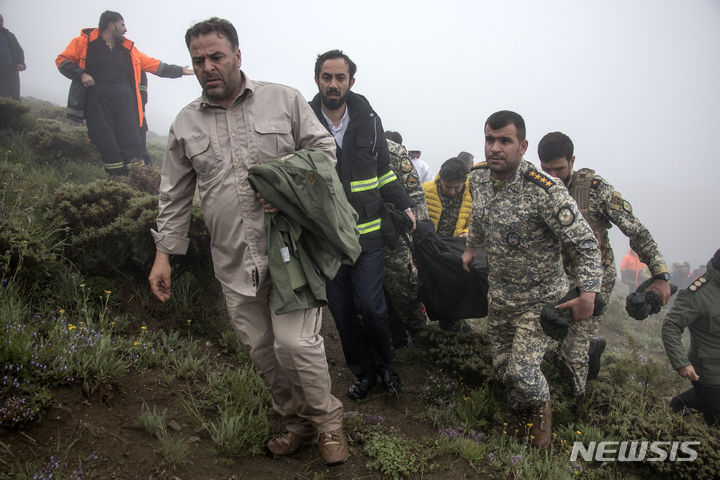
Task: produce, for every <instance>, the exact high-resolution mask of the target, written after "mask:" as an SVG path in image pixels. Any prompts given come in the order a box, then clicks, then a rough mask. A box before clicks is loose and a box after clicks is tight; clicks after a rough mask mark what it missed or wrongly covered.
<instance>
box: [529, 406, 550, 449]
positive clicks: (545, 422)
mask: <svg viewBox="0 0 720 480" xmlns="http://www.w3.org/2000/svg"><path fill="white" fill-rule="evenodd" d="M531 422H532V426H531V427H530V443H531V444H532V446H533V447H537V448H539V449H544V448H547V447H548V446H550V440H551V439H552V413H551V412H550V402H546V403H545V405H543V406H541V407H535V408H533V409H532V419H531Z"/></svg>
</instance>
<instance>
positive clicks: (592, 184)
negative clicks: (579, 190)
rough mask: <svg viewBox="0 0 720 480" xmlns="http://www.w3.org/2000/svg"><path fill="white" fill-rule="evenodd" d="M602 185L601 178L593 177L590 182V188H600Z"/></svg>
mask: <svg viewBox="0 0 720 480" xmlns="http://www.w3.org/2000/svg"><path fill="white" fill-rule="evenodd" d="M602 185H603V180H602V178H599V177H595V178H593V180H592V182H590V188H600V187H602Z"/></svg>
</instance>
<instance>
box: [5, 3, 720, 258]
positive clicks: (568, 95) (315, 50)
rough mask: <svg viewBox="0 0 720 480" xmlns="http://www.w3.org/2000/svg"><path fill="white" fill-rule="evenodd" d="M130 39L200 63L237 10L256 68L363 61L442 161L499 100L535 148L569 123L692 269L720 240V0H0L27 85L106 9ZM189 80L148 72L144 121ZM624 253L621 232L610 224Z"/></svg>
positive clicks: (51, 78) (42, 80) (396, 121)
mask: <svg viewBox="0 0 720 480" xmlns="http://www.w3.org/2000/svg"><path fill="white" fill-rule="evenodd" d="M106 9H109V10H116V11H119V12H120V13H121V14H122V15H123V16H124V19H125V23H126V26H127V28H128V32H127V35H126V36H127V37H128V38H129V39H131V40H133V41H135V43H136V46H137V47H138V48H139V49H140V50H142V51H143V52H144V53H146V54H148V55H150V56H153V57H156V58H159V59H161V60H163V61H165V62H167V63H173V64H180V65H187V64H189V63H190V59H189V55H188V52H187V49H186V47H185V42H184V33H185V30H186V29H187V28H188V27H189V26H190V25H192V24H193V23H194V22H196V21H199V20H204V19H206V18H208V17H211V16H219V17H224V18H227V19H228V20H230V21H232V22H233V23H234V24H235V26H236V28H237V30H238V32H239V36H240V48H241V50H242V53H243V67H242V68H243V70H244V71H245V72H246V73H247V74H248V75H249V76H250V77H252V78H256V79H262V80H269V81H274V82H279V83H284V84H288V85H291V86H294V87H296V88H298V89H299V90H300V91H302V92H303V94H304V95H305V96H306V98H308V100H309V99H310V98H312V97H313V96H314V95H315V93H316V91H317V90H316V87H315V84H314V81H313V65H314V61H315V57H316V56H317V54H319V53H322V52H324V51H326V50H330V49H333V48H339V49H342V50H343V51H345V53H347V54H348V55H350V57H351V58H352V59H353V60H354V61H355V62H356V63H357V65H358V72H357V75H356V83H355V86H354V87H353V90H354V91H356V92H358V93H361V94H363V95H365V96H366V97H367V98H368V99H369V100H370V102H371V104H372V105H373V107H374V108H375V110H376V111H377V112H378V113H379V115H380V117H381V118H382V120H383V123H384V126H385V128H386V129H391V130H398V131H400V132H401V133H402V135H403V137H404V138H405V145H406V146H407V147H408V148H412V149H418V150H422V152H423V153H422V157H421V158H422V159H424V160H425V161H426V162H428V163H429V164H430V165H431V166H432V167H433V168H434V169H436V170H437V169H438V168H439V166H440V164H441V163H442V162H443V161H445V160H446V159H448V158H450V157H451V156H454V155H456V154H457V153H458V152H460V151H462V150H467V151H470V152H472V153H473V154H474V155H475V156H476V159H478V160H479V159H482V157H483V134H482V129H483V123H484V120H485V119H486V118H487V116H488V115H489V114H491V113H493V112H494V111H497V110H501V109H509V110H514V111H517V112H518V113H520V114H521V115H523V116H524V118H525V121H526V123H527V130H528V140H529V142H530V147H529V149H528V154H527V156H526V158H527V159H528V160H530V161H532V162H534V163H538V160H537V142H538V140H539V139H540V138H541V137H542V136H543V135H544V134H545V133H547V132H550V131H554V130H560V131H562V132H565V133H567V134H568V135H569V136H570V137H571V138H572V139H573V141H574V143H575V153H576V167H590V168H594V169H595V170H596V172H597V173H598V174H599V175H601V176H603V177H604V178H605V179H606V180H608V181H609V182H610V183H612V184H613V185H614V186H615V187H616V188H617V189H618V190H619V191H620V192H621V193H622V194H623V195H624V196H625V197H626V198H627V199H628V200H629V201H630V202H631V203H632V205H633V208H634V210H635V212H636V214H637V216H638V217H639V218H640V219H641V220H642V221H643V222H644V223H645V225H646V226H647V227H648V228H649V229H650V231H651V232H652V234H653V236H654V237H655V239H656V240H657V241H658V243H659V245H660V248H661V251H662V252H663V254H664V256H665V259H666V261H667V262H668V265H670V264H671V263H672V262H673V261H675V260H680V259H682V260H688V261H690V263H691V264H692V266H693V268H695V267H696V266H697V265H698V264H700V263H705V262H706V261H707V259H708V258H709V257H710V256H711V255H712V253H713V252H714V251H715V250H716V249H717V248H720V226H718V222H719V218H720V215H718V205H719V203H720V202H718V194H717V192H718V190H719V189H718V185H720V174H719V173H720V170H719V169H718V161H719V160H720V158H719V156H718V153H717V151H716V148H715V147H716V143H715V140H716V139H717V138H718V136H719V135H720V119H718V116H717V110H718V108H719V107H720V91H719V88H720V87H719V85H720V53H719V52H718V47H719V46H720V2H718V1H717V0H688V1H683V2H680V1H677V0H633V1H623V0H603V1H576V0H567V1H532V0H524V1H504V2H499V1H494V2H487V1H482V0H475V1H452V0H447V1H444V2H426V1H384V2H380V1H362V2H318V1H290V0H287V1H273V0H268V1H263V2H239V1H226V0H217V1H215V2H208V3H204V2H190V1H186V0H177V1H173V2H164V1H142V2H140V1H136V0H125V1H123V2H107V1H80V0H64V1H50V0H2V1H1V2H0V14H2V15H3V16H4V19H5V27H7V28H8V29H9V30H10V31H12V32H13V33H15V35H16V36H17V37H18V40H19V41H20V43H21V45H22V47H23V48H24V50H25V55H26V63H27V71H25V72H22V73H21V74H20V76H21V95H23V96H33V97H37V98H40V99H44V100H50V101H52V102H55V103H58V104H64V103H65V101H66V98H67V89H68V87H69V85H70V81H69V80H68V79H66V78H65V77H63V76H62V75H60V73H59V72H58V71H57V68H56V66H55V64H54V61H55V58H56V56H57V54H58V53H60V52H61V51H62V50H63V49H64V48H65V46H66V45H67V43H68V42H69V41H70V39H71V38H73V37H74V36H77V35H78V34H79V33H80V30H81V29H82V28H85V27H97V23H98V18H99V16H100V13H101V12H102V11H103V10H106ZM199 91H200V88H199V86H198V84H197V81H196V80H195V79H194V77H184V78H182V79H175V80H171V79H162V78H157V77H152V76H151V78H150V84H149V103H148V107H147V110H148V118H149V124H150V129H151V130H153V131H155V132H156V133H158V134H161V135H165V134H167V130H168V128H169V126H170V123H171V122H172V119H173V118H174V116H175V114H176V113H177V112H178V111H179V110H180V108H182V107H183V106H184V105H185V104H187V103H188V102H190V101H191V100H192V99H194V98H195V97H197V96H198V95H199ZM611 239H612V242H613V245H614V247H615V251H616V256H617V257H618V261H619V259H620V258H622V256H623V255H624V253H625V252H626V251H627V248H628V242H627V238H626V237H624V236H623V235H622V233H620V232H619V231H618V229H617V228H614V229H613V230H612V235H611Z"/></svg>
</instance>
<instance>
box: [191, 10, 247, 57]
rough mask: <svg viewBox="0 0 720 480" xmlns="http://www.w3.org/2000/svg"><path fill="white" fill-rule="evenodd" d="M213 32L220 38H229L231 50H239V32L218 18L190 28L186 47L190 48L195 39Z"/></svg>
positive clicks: (209, 19)
mask: <svg viewBox="0 0 720 480" xmlns="http://www.w3.org/2000/svg"><path fill="white" fill-rule="evenodd" d="M212 32H215V33H217V36H218V37H220V38H227V40H228V42H230V48H231V50H237V49H238V34H237V30H235V27H234V26H233V24H232V23H230V22H228V21H227V20H225V19H222V18H218V17H212V18H208V19H207V20H205V21H204V22H198V23H196V24H195V25H193V26H192V27H190V28H188V29H187V32H185V45H187V47H188V48H190V42H192V41H193V39H195V38H197V37H199V36H200V35H207V34H209V33H212Z"/></svg>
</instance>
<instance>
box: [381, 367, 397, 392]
mask: <svg viewBox="0 0 720 480" xmlns="http://www.w3.org/2000/svg"><path fill="white" fill-rule="evenodd" d="M380 379H381V380H382V383H383V387H384V388H385V391H386V392H391V391H392V392H400V391H401V390H402V382H400V376H399V375H398V374H397V372H395V370H393V369H392V368H389V367H385V368H383V369H382V370H380Z"/></svg>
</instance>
